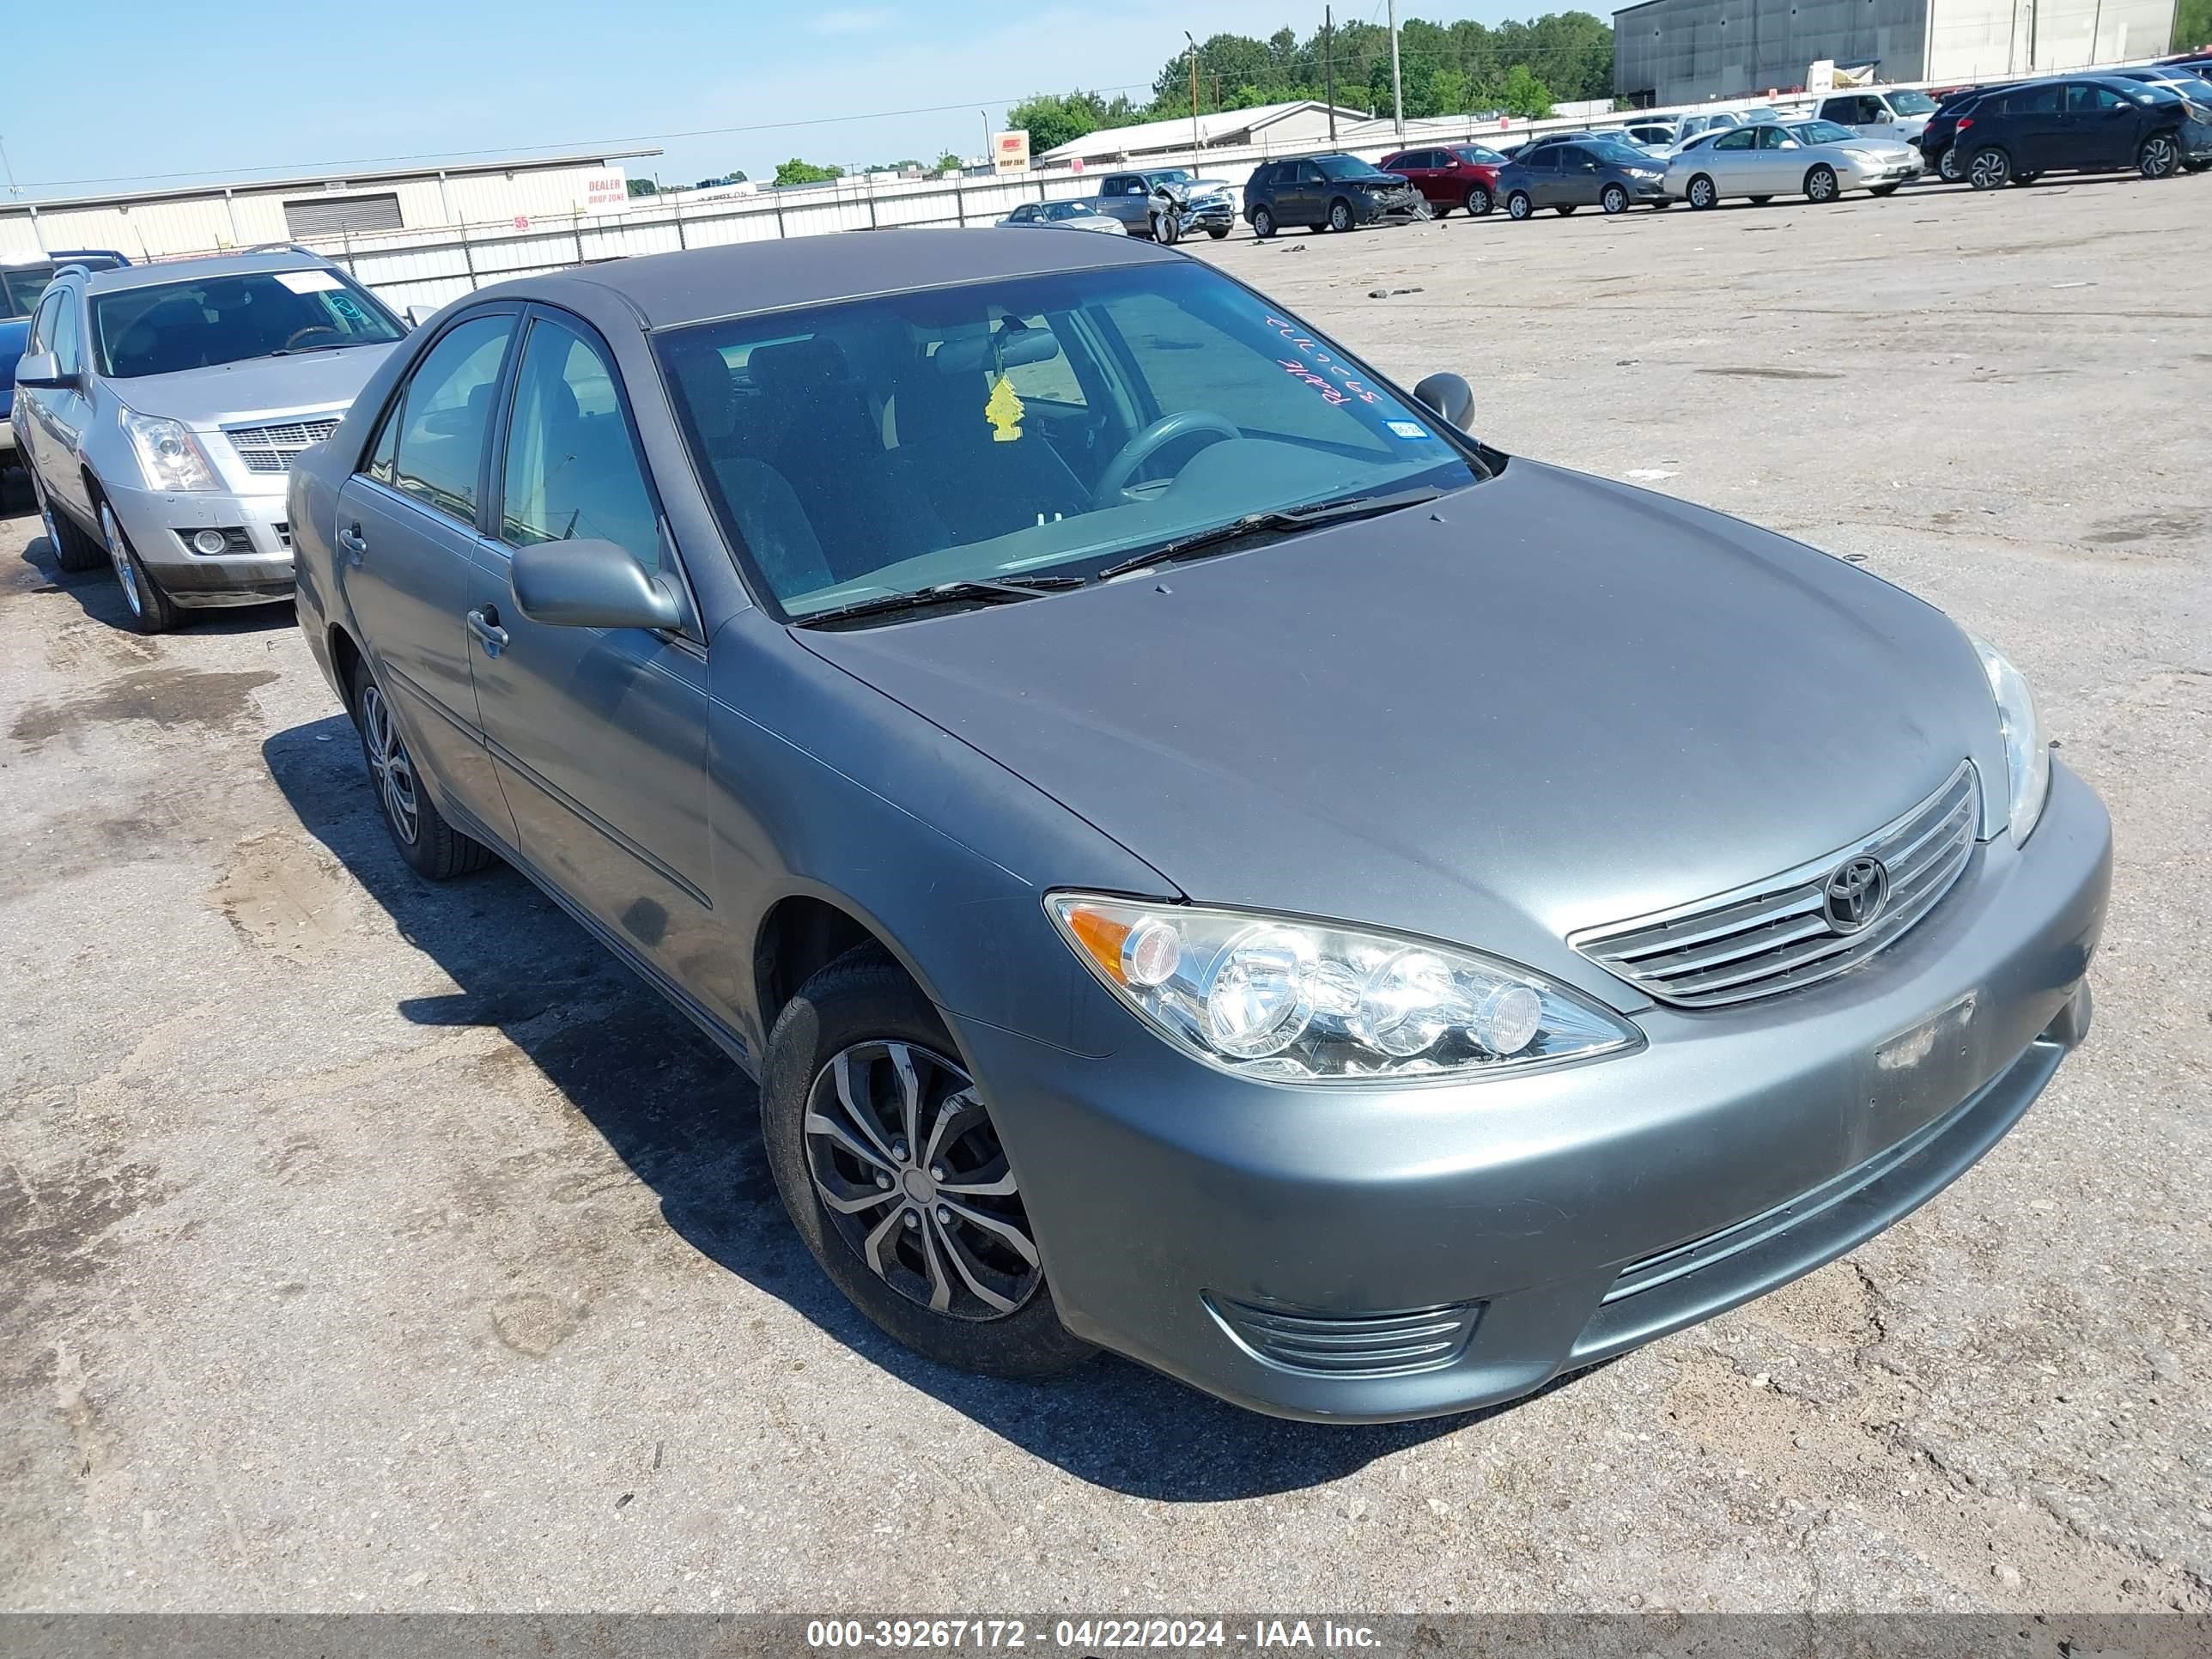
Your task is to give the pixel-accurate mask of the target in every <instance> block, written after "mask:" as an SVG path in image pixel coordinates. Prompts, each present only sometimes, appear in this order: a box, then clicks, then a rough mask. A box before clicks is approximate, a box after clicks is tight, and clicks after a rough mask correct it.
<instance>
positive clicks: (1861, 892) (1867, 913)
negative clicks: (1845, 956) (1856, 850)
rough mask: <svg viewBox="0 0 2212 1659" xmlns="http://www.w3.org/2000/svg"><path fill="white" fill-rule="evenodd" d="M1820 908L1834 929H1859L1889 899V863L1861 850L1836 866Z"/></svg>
mask: <svg viewBox="0 0 2212 1659" xmlns="http://www.w3.org/2000/svg"><path fill="white" fill-rule="evenodd" d="M1820 898H1821V905H1820V908H1821V910H1822V913H1823V914H1824V915H1826V917H1827V919H1828V927H1829V928H1830V930H1831V931H1832V932H1835V933H1857V932H1858V931H1859V929H1861V928H1862V927H1866V926H1867V925H1868V924H1869V922H1871V921H1874V919H1875V917H1876V916H1879V915H1881V912H1882V907H1883V906H1885V905H1887V903H1888V902H1889V866H1887V865H1885V864H1884V863H1883V862H1882V861H1881V860H1880V859H1877V858H1869V857H1868V856H1866V855H1865V854H1861V855H1860V856H1859V857H1857V858H1855V859H1846V860H1844V862H1843V863H1842V864H1839V865H1838V866H1836V869H1835V872H1834V873H1833V874H1832V875H1831V876H1830V877H1829V878H1828V880H1827V884H1826V886H1825V887H1823V888H1822V889H1821V891H1820Z"/></svg>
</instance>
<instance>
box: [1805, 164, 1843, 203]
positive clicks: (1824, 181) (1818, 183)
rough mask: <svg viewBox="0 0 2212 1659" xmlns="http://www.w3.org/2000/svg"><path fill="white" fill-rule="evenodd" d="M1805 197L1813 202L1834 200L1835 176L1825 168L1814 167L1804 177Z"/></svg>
mask: <svg viewBox="0 0 2212 1659" xmlns="http://www.w3.org/2000/svg"><path fill="white" fill-rule="evenodd" d="M1805 195H1806V197H1807V199H1808V200H1810V201H1814V202H1832V201H1834V200H1835V199H1836V175H1835V174H1834V173H1832V172H1830V171H1829V170H1828V169H1827V168H1826V167H1814V169H1813V170H1812V171H1811V172H1810V173H1807V174H1806V175H1805Z"/></svg>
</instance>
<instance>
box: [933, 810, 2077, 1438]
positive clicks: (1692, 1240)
mask: <svg viewBox="0 0 2212 1659" xmlns="http://www.w3.org/2000/svg"><path fill="white" fill-rule="evenodd" d="M2110 884H2111V831H2110V826H2109V823H2108V822H2107V820H2106V815H2105V811H2104V808H2103V806H2102V805H2101V804H2100V802H2099V801H2098V799H2097V798H2096V797H2095V795H2094V794H2093V793H2091V792H2090V790H2089V789H2088V788H2087V786H2086V785H2084V784H2082V783H2081V781H2079V780H2078V779H2076V778H2075V776H2074V775H2072V774H2071V773H2070V772H2069V771H2067V770H2065V769H2063V767H2055V768H2054V775H2053V781H2052V786H2051V801H2050V805H2049V807H2048V808H2047V810H2046V812H2045V817H2044V821H2043V823H2041V824H2040V826H2039V828H2038V829H2037V830H2036V833H2035V834H2034V836H2032V837H2031V838H2030V840H2029V842H2028V844H2027V847H2026V848H2021V849H2015V848H2013V847H2012V846H2011V844H2010V842H2008V840H2007V839H2005V838H2004V837H2002V836H2000V837H1999V838H1998V839H1997V840H1996V841H1994V842H1989V843H1986V844H1984V845H1983V846H1981V847H1979V848H1977V849H1976V851H1975V853H1974V854H1973V860H1972V863H1971V864H1970V865H1969V866H1968V869H1967V871H1966V873H1965V874H1964V875H1962V876H1961V877H1960V880H1959V883H1958V884H1957V885H1956V886H1955V887H1954V889H1953V890H1952V891H1951V893H1950V894H1949V895H1948V896H1947V897H1946V898H1945V900H1944V901H1943V902H1942V904H1941V905H1939V906H1938V907H1937V908H1936V910H1935V911H1934V912H1932V913H1931V914H1930V915H1929V916H1928V917H1927V919H1926V920H1924V921H1922V922H1921V923H1920V924H1919V925H1918V926H1917V927H1915V928H1914V929H1913V930H1912V931H1911V933H1908V934H1906V935H1905V937H1904V938H1903V939H1900V940H1899V941H1898V942H1897V943H1896V944H1895V945H1892V946H1890V947H1889V948H1888V949H1887V951H1883V952H1882V953H1881V954H1880V955H1879V956H1877V957H1874V958H1873V959H1872V960H1871V961H1870V962H1869V963H1867V964H1866V966H1865V967H1864V968H1863V969H1859V970H1857V971H1855V972H1852V973H1850V974H1846V975H1841V976H1839V977H1838V978H1837V979H1835V980H1832V981H1827V982H1826V983H1824V984H1821V985H1818V986H1814V987H1808V988H1807V989H1805V990H1803V991H1800V992H1797V993H1795V994H1789V995H1785V996H1780V997H1777V998H1774V999H1772V1000H1769V1001H1766V1002H1763V1003H1752V1004H1746V1005H1741V1006H1736V1007H1734V1008H1729V1009H1722V1010H1711V1011H1701V1012H1692V1011H1688V1010H1683V1009H1674V1008H1662V1007H1657V1006H1653V1007H1650V1008H1647V1009H1645V1010H1644V1011H1643V1012H1639V1013H1638V1014H1637V1015H1635V1016H1634V1018H1635V1021H1636V1023H1637V1024H1638V1025H1639V1026H1640V1027H1641V1028H1642V1030H1644V1035H1645V1036H1646V1037H1647V1039H1648V1046H1647V1047H1646V1048H1644V1050H1642V1051H1641V1052H1639V1053H1637V1054H1632V1055H1628V1056H1626V1057H1623V1058H1619V1059H1613V1060H1600V1061H1596V1062H1594V1063H1591V1064H1589V1065H1586V1066H1570V1067H1567V1068H1564V1069H1561V1070H1558V1071H1553V1072H1549V1073H1536V1074H1534V1075H1530V1076H1527V1077H1522V1078H1519V1079H1498V1080H1495V1081H1491V1082H1483V1083H1474V1084H1468V1085H1431V1086H1428V1087H1411V1088H1401V1089H1397V1090H1378V1091H1372V1092H1363V1091H1356V1090H1350V1089H1340V1088H1337V1087H1334V1086H1329V1087H1325V1088H1315V1087H1308V1088H1297V1087H1290V1086H1285V1085H1269V1084H1265V1083H1260V1082H1256V1081H1253V1080H1249V1079H1241V1078H1235V1077H1230V1076H1227V1075H1225V1074H1222V1073H1217V1072H1214V1071H1212V1070H1211V1069H1210V1068H1207V1067H1205V1066H1200V1065H1198V1064H1197V1063H1195V1062H1194V1061H1192V1060H1188V1059H1186V1058H1184V1057H1183V1056H1182V1055H1181V1054H1178V1053H1176V1051H1175V1050H1173V1049H1171V1048H1170V1047H1169V1046H1168V1045H1167V1044H1166V1043H1164V1042H1161V1041H1159V1040H1158V1039H1157V1038H1155V1037H1153V1036H1152V1035H1151V1033H1150V1032H1149V1030H1147V1029H1146V1028H1144V1027H1142V1026H1140V1025H1139V1024H1138V1023H1137V1022H1136V1020H1135V1018H1134V1017H1133V1016H1125V1019H1126V1026H1125V1030H1124V1033H1123V1036H1122V1039H1121V1041H1120V1042H1118V1044H1117V1046H1116V1052H1115V1053H1114V1054H1112V1055H1111V1056H1110V1057H1109V1058H1108V1059H1104V1060H1092V1059H1084V1058H1079V1057H1078V1056H1075V1055H1073V1054H1068V1053H1066V1052H1065V1051H1064V1050H1061V1049H1058V1048H1052V1047H1050V1046H1048V1045H1047V1044H1044V1043H1041V1042H1035V1041H1033V1040H1030V1039H1029V1038H1025V1037H1023V1036H1017V1035H1015V1034H1013V1033H1011V1032H1008V1031H1006V1030H1001V1029H999V1028H997V1027H994V1026H989V1025H985V1024H980V1023H978V1022H975V1021H973V1020H969V1019H963V1018H957V1017H953V1018H951V1024H952V1025H953V1028H954V1031H955V1035H956V1036H957V1038H958V1039H959V1041H960V1042H961V1044H962V1046H963V1048H964V1049H965V1050H966V1052H967V1055H968V1058H969V1063H970V1065H971V1066H972V1067H973V1068H974V1071H975V1076H976V1077H977V1078H978V1079H980V1080H981V1084H982V1086H983V1088H984V1090H985V1091H986V1093H987V1097H989V1099H990V1101H991V1103H992V1105H993V1108H994V1115H996V1117H997V1119H998V1121H999V1125H1000V1133H1001V1135H1002V1137H1003V1139H1005V1141H1006V1146H1007V1151H1008V1156H1009V1158H1010V1159H1011V1160H1012V1163H1013V1164H1014V1167H1015V1170H1016V1173H1017V1175H1018V1178H1019V1181H1020V1183H1021V1188H1022V1191H1023V1194H1024V1198H1025V1200H1026V1203H1027V1206H1028V1210H1029V1213H1030V1219H1031V1221H1032V1222H1033V1224H1034V1225H1035V1226H1036V1231H1037V1237H1038V1239H1039V1242H1040V1245H1041V1247H1042V1251H1043V1255H1044V1259H1045V1267H1046V1271H1047V1273H1048V1278H1049V1280H1050V1282H1051V1285H1052V1287H1053V1294H1054V1299H1055V1302H1056V1304H1057V1306H1058V1309H1059V1311H1060V1316H1061V1318H1062V1319H1063V1320H1064V1321H1065V1322H1066V1324H1067V1326H1068V1328H1070V1329H1071V1330H1073V1331H1074V1332H1075V1333H1076V1334H1079V1335H1080V1336H1083V1337H1085V1338H1086V1339H1088V1340H1091V1341H1095V1342H1097V1343H1099V1344H1101V1345H1102V1346H1106V1347H1109V1348H1113V1349H1115V1350H1117V1351H1118V1352H1122V1353H1125V1354H1127V1355H1129V1356H1130V1357H1132V1358H1135V1359H1138V1360H1139V1361H1141V1362H1143V1363H1144V1364H1148V1365H1152V1366H1153V1367H1156V1368H1157V1369H1158V1370H1164V1371H1166V1372H1169V1373H1170V1374H1172V1375H1174V1376H1179V1377H1182V1379H1184V1380H1185V1381H1187V1382H1189V1383H1194V1384H1195V1385H1196V1386H1198V1387H1200V1388H1201V1389H1206V1390H1207V1391H1209V1392H1211V1393H1213V1394H1216V1395H1221V1396H1222V1397H1224V1398H1225V1399H1229V1400H1231V1401H1236V1402H1237V1403H1239V1404H1242V1405H1244V1406H1248V1407H1253V1408H1255V1409H1256V1410H1260V1411H1263V1412H1267V1413H1273V1414H1277V1415H1280V1416H1286V1417H1296V1418H1304V1419H1313V1420H1326V1421H1340V1422H1354V1421H1386V1420H1395V1419H1407V1418H1417V1417H1425V1416H1435V1415H1440V1414H1443V1413H1452V1412H1458V1411H1464V1410H1468V1409H1471V1408H1474V1407H1482V1406H1487V1405H1492V1404H1495V1403H1498V1402H1499V1401H1506V1400H1510V1399H1513V1398H1515V1397H1516V1396H1519V1395H1524V1394H1527V1393H1528V1392H1530V1391H1531V1390H1533V1389H1536V1388H1538V1387H1541V1385H1542V1384H1543V1383H1545V1382H1546V1381H1547V1379H1549V1378H1550V1377H1552V1376H1555V1375H1557V1374H1558V1373H1559V1372H1560V1371H1562V1370H1571V1369H1573V1368H1575V1367H1577V1366H1579V1365H1583V1364H1590V1363H1593V1362H1595V1360H1597V1359H1600V1358H1604V1357H1606V1356H1607V1355H1609V1354H1612V1353H1616V1352H1620V1351H1621V1350H1623V1349H1625V1348H1627V1347H1631V1346H1635V1345H1636V1344H1638V1343H1641V1342H1644V1341H1648V1340H1650V1339H1652V1338H1654V1337H1656V1336H1659V1335H1662V1334H1665V1333H1666V1332H1668V1331H1671V1330H1675V1329H1679V1328H1681V1327H1682V1326H1684V1325H1687V1324H1691V1323H1693V1322H1696V1321H1698V1320H1700V1319H1704V1318H1707V1317H1710V1316H1711V1315H1713V1314H1715V1313H1717V1312H1720V1311H1722V1310H1724V1309H1726V1308H1729V1307H1732V1306H1735V1304H1738V1303H1741V1302H1743V1301H1746V1300H1747V1299H1749V1298H1750V1297H1754V1296H1757V1295H1759V1294H1760V1293H1762V1292H1763V1291H1767V1290H1771V1289H1772V1288H1774V1287H1775V1286H1776V1285H1781V1284H1784V1283H1786V1282H1787V1281H1789V1280H1790V1279H1794V1278H1796V1277H1797V1276H1799V1275H1801V1274H1802V1273H1807V1272H1809V1271H1810V1270H1811V1269H1812V1268H1814V1267H1817V1266H1819V1265H1820V1263H1822V1262H1824V1261H1828V1260H1831V1259H1832V1258H1833V1257H1834V1256H1836V1255H1840V1254H1842V1253H1843V1252H1844V1251H1845V1250H1847V1249H1850V1248H1851V1247H1852V1246H1853V1245H1854V1244H1856V1243H1858V1242H1859V1241H1860V1240H1862V1239H1863V1238H1865V1237H1869V1236H1870V1235H1871V1234H1873V1233H1875V1232H1876V1231H1880V1230H1881V1228H1883V1227H1885V1226H1887V1225H1889V1224H1890V1223H1891V1222H1893V1221H1894V1220H1896V1219H1897V1218H1899V1216H1902V1215H1904V1214H1905V1213H1906V1212H1909V1211H1910V1210H1911V1209H1912V1208H1913V1207H1915V1206H1917V1205H1918V1204H1920V1203H1922V1202H1923V1201H1925V1200H1927V1199H1928V1198H1929V1197H1930V1196H1932V1195H1933V1194H1935V1193H1936V1192H1938V1191H1940V1190H1941V1189H1942V1188H1943V1187H1944V1186H1945V1185H1946V1184H1948V1182H1950V1181H1952V1180H1953V1179H1954V1178H1955V1177H1956V1176H1958V1175H1959V1174H1960V1172H1962V1171H1963V1170H1966V1168H1967V1167H1968V1166H1969V1165H1971V1164H1972V1163H1973V1162H1974V1161H1975V1160H1976V1159H1977V1158H1979V1157H1980V1156H1981V1154H1982V1153H1983V1152H1985V1151H1987V1150H1988V1148H1989V1147H1990V1146H1992V1145H1993V1144H1995V1142H1996V1139H1998V1138H1999V1137H2000V1136H2002V1134H2003V1133H2004V1132H2005V1130H2006V1129H2007V1128H2008V1127H2010V1126H2011V1124H2012V1123H2013V1121H2015V1120H2016V1119H2017V1118H2018V1117H2019V1116H2020V1115H2021V1113H2022V1112H2024V1111H2025V1110H2026V1109H2027V1106H2028V1104H2029V1103H2031V1102H2032V1101H2033V1099H2034V1098H2035V1097H2036V1095H2037V1094H2038V1093H2039V1091H2040V1090H2041V1089H2042V1087H2043V1085H2045V1083H2047V1082H2048V1081H2049V1080H2050V1079H2051V1075H2052V1074H2053V1073H2054V1072H2055V1071H2056V1069H2057V1064H2058V1061H2059V1060H2060V1059H2061V1058H2062V1057H2063V1054H2064V1053H2065V1051H2066V1050H2067V1049H2068V1048H2070V1047H2071V1046H2072V1045H2073V1043H2074V1042H2076V1041H2078V1040H2079V1037H2080V1036H2081V1032H2082V1030H2084V1029H2085V1028H2086V1025H2087V993H2086V990H2085V988H2084V987H2083V985H2082V977H2083V974H2084V972H2085V970H2086V969H2087V965H2088V963H2089V960H2090V957H2091V956H2092V954H2093V951H2094V950H2095V947H2096V943H2097V939H2098V936H2099V934H2100V931H2101V929H2102V927H2103V921H2104V915H2105V904H2106V895H2107V892H2108V890H2109V888H2110ZM1098 994H1099V995H1101V996H1102V997H1103V996H1104V993H1103V990H1102V991H1101V992H1099V993H1098ZM1115 1007H1116V1009H1117V1011H1118V1007H1119V1005H1115ZM1407 1333H1411V1334H1412V1338H1411V1339H1409V1338H1408V1336H1407ZM1414 1339H1418V1340H1414Z"/></svg>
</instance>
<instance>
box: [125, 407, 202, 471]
mask: <svg viewBox="0 0 2212 1659" xmlns="http://www.w3.org/2000/svg"><path fill="white" fill-rule="evenodd" d="M122 414H123V432H124V435H125V436H126V437H127V438H129V439H130V440H131V449H132V451H133V452H134V453H136V454H137V457H138V470H139V471H140V472H142V473H143V474H144V475H145V478H146V482H147V483H149V484H150V485H152V486H153V487H154V488H155V489H218V488H220V484H219V483H218V481H217V479H216V476H215V467H214V465H212V464H211V463H210V461H209V460H208V458H207V452H206V451H205V450H204V449H202V448H201V447H200V443H199V440H198V439H197V438H195V437H194V436H192V435H191V428H188V427H186V426H185V423H184V422H181V421H173V420H170V419H169V418H167V416H161V415H141V414H139V413H137V411H136V410H129V409H126V410H123V411H122Z"/></svg>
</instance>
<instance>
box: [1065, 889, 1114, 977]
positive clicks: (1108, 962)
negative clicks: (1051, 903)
mask: <svg viewBox="0 0 2212 1659" xmlns="http://www.w3.org/2000/svg"><path fill="white" fill-rule="evenodd" d="M1067 931H1068V932H1069V933H1073V934H1074V935H1075V939H1076V943H1077V944H1079V945H1081V946H1082V947H1083V949H1084V952H1085V955H1087V956H1089V957H1090V958H1091V960H1092V961H1093V962H1095V963H1097V964H1098V966H1099V968H1100V969H1102V970H1103V972H1104V973H1105V975H1106V976H1107V978H1109V979H1110V980H1112V981H1114V982H1115V984H1117V985H1121V984H1126V983H1127V975H1124V974H1123V973H1122V971H1121V942H1122V941H1123V940H1124V939H1127V938H1128V937H1129V924H1128V923H1127V922H1126V921H1114V920H1113V919H1112V918H1110V917H1108V916H1102V915H1099V914H1098V913H1097V911H1096V910H1092V909H1090V908H1086V907H1085V906H1082V905H1074V906H1072V907H1070V908H1069V909H1068V912H1067Z"/></svg>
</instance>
